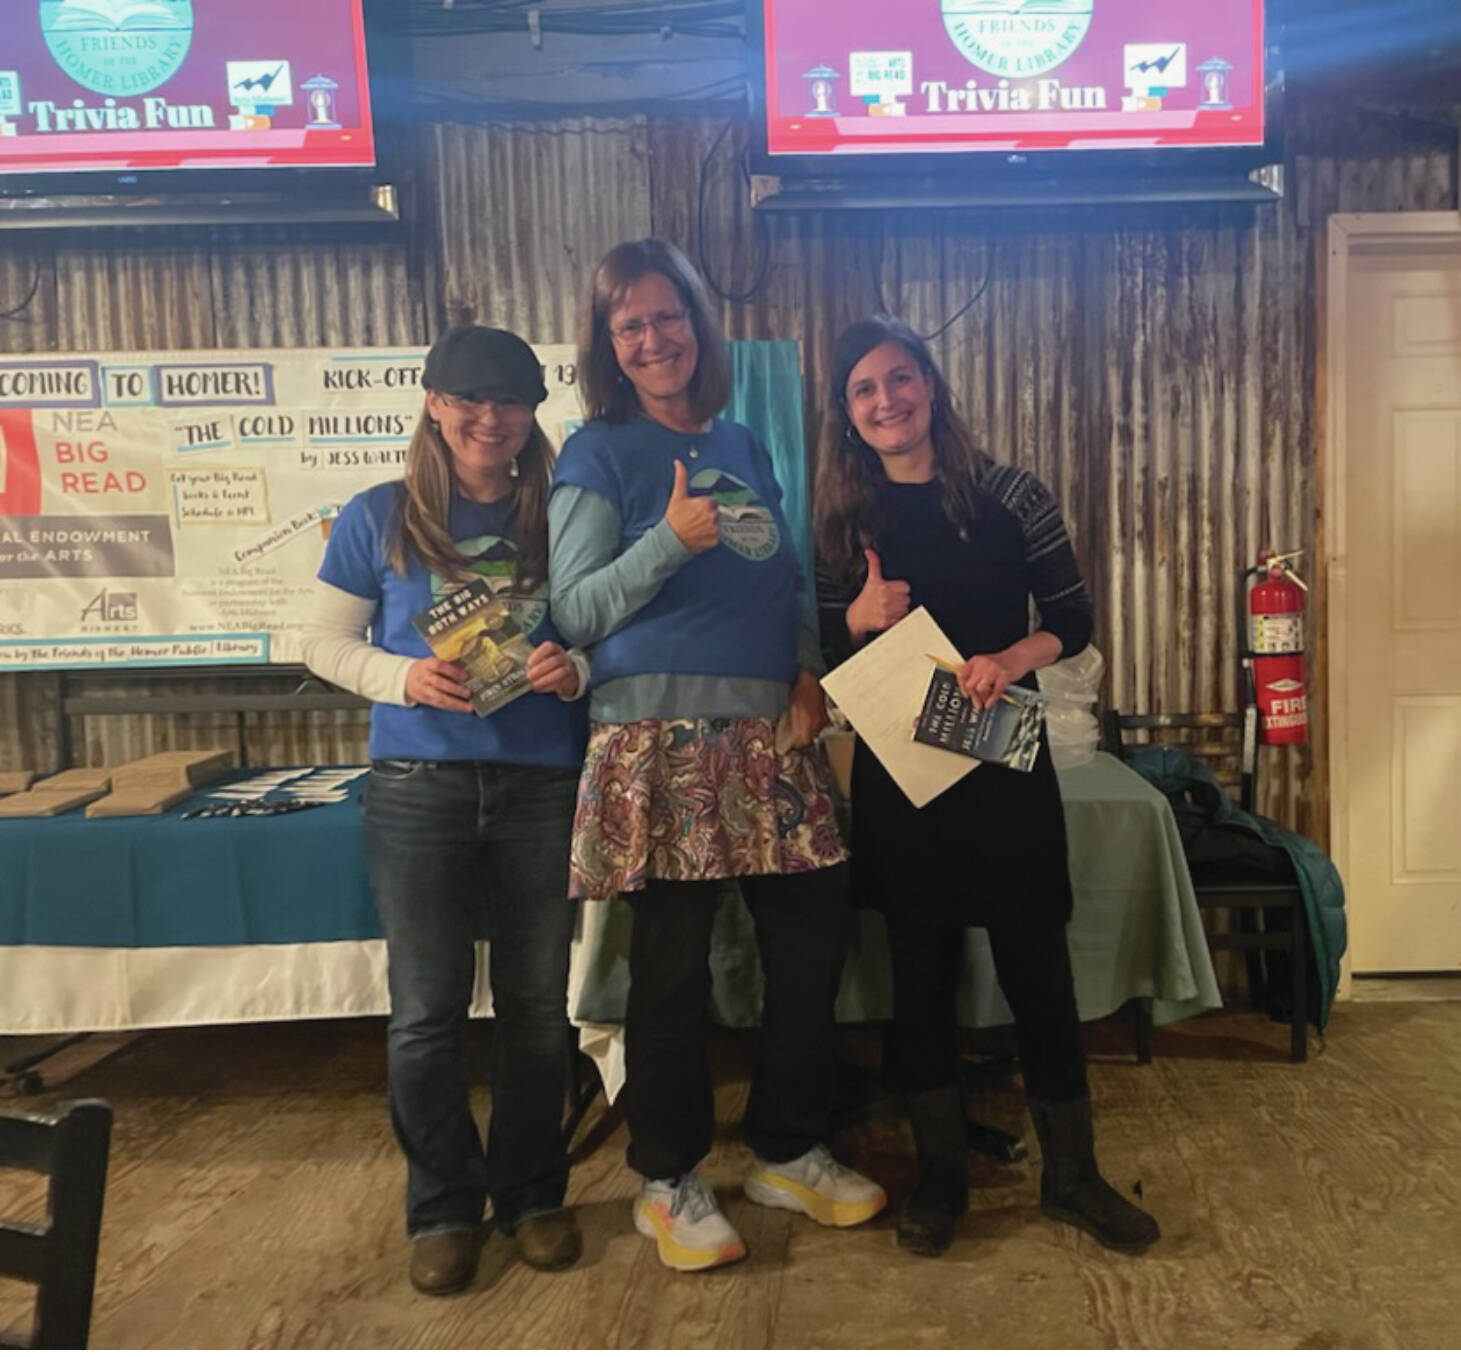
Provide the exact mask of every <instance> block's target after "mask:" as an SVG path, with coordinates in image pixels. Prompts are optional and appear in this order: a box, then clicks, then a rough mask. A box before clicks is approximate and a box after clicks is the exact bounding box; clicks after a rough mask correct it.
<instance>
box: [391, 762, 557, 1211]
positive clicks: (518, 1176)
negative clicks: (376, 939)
mask: <svg viewBox="0 0 1461 1357" xmlns="http://www.w3.org/2000/svg"><path fill="white" fill-rule="evenodd" d="M577 787H578V775H577V773H575V772H569V771H567V770H559V769H553V768H531V767H516V766H511V765H507V764H472V763H438V764H432V763H404V762H396V761H386V760H382V761H377V763H376V764H375V767H374V769H373V771H372V773H371V776H370V784H369V788H368V790H367V792H366V801H365V843H366V853H367V856H368V859H369V863H370V875H371V881H372V883H373V884H374V887H375V897H376V903H377V905H378V906H379V908H380V916H381V922H382V923H383V924H384V925H385V933H386V944H387V951H388V956H389V965H390V993H391V1018H390V1026H389V1028H388V1034H387V1082H388V1087H389V1093H390V1108H391V1123H392V1125H393V1126H394V1127H395V1132H396V1139H397V1141H398V1142H399V1143H400V1146H401V1149H402V1150H403V1151H404V1153H405V1155H406V1163H407V1166H408V1174H407V1184H406V1229H407V1231H408V1233H410V1234H411V1235H413V1236H414V1235H420V1234H430V1233H434V1232H440V1231H443V1230H450V1229H460V1228H463V1227H466V1226H476V1225H477V1224H478V1223H479V1222H480V1221H481V1219H482V1210H483V1207H484V1205H485V1204H486V1199H487V1197H488V1196H489V1195H490V1196H491V1198H492V1203H493V1210H494V1214H495V1216H496V1218H497V1219H498V1221H499V1222H500V1223H501V1224H502V1225H503V1227H504V1228H505V1229H508V1230H511V1229H512V1228H513V1227H514V1226H515V1225H516V1223H517V1222H518V1221H519V1220H521V1219H522V1218H523V1217H524V1216H529V1215H534V1214H541V1213H542V1212H544V1211H550V1210H553V1209H555V1208H557V1207H559V1206H561V1205H562V1204H563V1194H564V1191H565V1190H566V1188H567V1184H568V1156H567V1152H566V1147H565V1145H564V1143H563V1131H562V1126H563V1099H564V1089H565V1087H566V1084H567V1079H568V1061H569V1049H570V1048H569V1035H570V1029H569V1026H568V1019H567V1011H566V1009H567V1002H566V997H567V992H568V947H569V943H570V941H571V939H572V936H573V927H574V921H575V918H576V914H577V911H576V908H575V906H574V905H573V904H571V903H570V902H569V900H568V849H569V836H570V831H571V828H572V822H573V806H574V797H575V794H576V792H577ZM480 937H487V938H489V939H490V942H491V947H490V978H491V982H492V1004H493V1011H494V1013H495V1015H496V1021H495V1023H494V1025H493V1037H492V1121H491V1129H490V1132H489V1135H488V1141H487V1148H486V1153H485V1154H484V1153H483V1148H482V1138H481V1136H480V1135H479V1134H478V1132H477V1126H476V1123H475V1122H474V1121H473V1119H472V1112H471V1108H470V1106H469V1104H468V1078H469V1076H468V1054H467V1045H468V1042H467V1036H468V1021H467V1010H468V1007H469V1005H470V1003H471V997H472V983H473V977H474V975H475V970H476V964H475V951H474V947H473V943H474V940H475V939H477V938H480Z"/></svg>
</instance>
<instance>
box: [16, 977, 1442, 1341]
mask: <svg viewBox="0 0 1461 1357" xmlns="http://www.w3.org/2000/svg"><path fill="white" fill-rule="evenodd" d="M484 1040H485V1038H484ZM381 1042H382V1028H381V1024H380V1023H378V1022H366V1021H361V1022H342V1023H314V1024H299V1025H290V1026H272V1027H268V1026H259V1027H249V1028H223V1029H214V1030H189V1031H177V1032H164V1033H154V1034H150V1035H148V1036H146V1037H145V1038H143V1039H142V1040H141V1041H139V1042H137V1043H136V1044H134V1045H133V1046H131V1047H129V1048H127V1049H125V1050H123V1051H121V1052H119V1053H117V1054H115V1055H113V1056H111V1057H110V1059H108V1060H106V1061H105V1062H103V1063H102V1064H100V1065H97V1066H96V1067H94V1068H92V1069H91V1070H89V1071H87V1072H85V1073H84V1074H82V1075H80V1076H78V1077H76V1078H73V1079H72V1080H71V1081H70V1082H69V1083H68V1084H67V1085H66V1086H65V1087H64V1088H63V1089H60V1090H58V1094H59V1095H60V1096H64V1097H78V1096H98V1097H103V1098H107V1099H109V1100H110V1101H111V1102H112V1103H113V1105H114V1106H115V1108H116V1110H117V1130H116V1136H115V1140H114V1147H113V1157H112V1172H111V1181H110V1187H109V1194H108V1200H107V1212H106V1221H105V1227H104V1230H103V1235H102V1247H101V1261H100V1271H99V1275H98V1281H97V1302H96V1313H95V1319H94V1323H93V1329H92V1339H93V1345H94V1346H97V1347H129V1348H130V1347H135V1348H158V1347H229V1348H243V1347H351V1348H362V1347H369V1348H374V1347H381V1348H395V1347H423V1346H424V1347H524V1346H529V1347H545V1348H567V1347H672V1348H702V1347H801V1348H822V1347H913V1348H919V1347H990V1348H1003V1347H1049V1348H1066V1347H1072V1348H1084V1347H1177V1348H1187V1347H1192V1348H1208V1347H1453V1346H1455V1345H1456V1344H1457V1343H1458V1342H1461V1004H1444V1003H1394V1004H1381V1003H1370V1004H1349V1005H1343V1006H1341V1007H1340V1008H1338V1009H1337V1010H1336V1013H1335V1017H1334V1020H1333V1023H1332V1024H1331V1027H1330V1030H1329V1034H1328V1040H1327V1043H1326V1045H1325V1049H1323V1050H1322V1051H1318V1052H1316V1053H1315V1054H1314V1056H1313V1058H1311V1060H1310V1062H1309V1063H1308V1064H1307V1065H1301V1066H1294V1065H1290V1064H1288V1063H1287V1061H1286V1060H1284V1059H1283V1048H1284V1047H1285V1045H1286V1033H1285V1029H1283V1028H1280V1027H1278V1026H1276V1025H1273V1024H1271V1023H1268V1022H1266V1021H1265V1020H1263V1019H1262V1018H1260V1017H1257V1016H1255V1015H1244V1014H1230V1015H1223V1016H1218V1017H1215V1018H1209V1019H1204V1020H1200V1021H1197V1022H1193V1023H1188V1024H1184V1025H1182V1026H1181V1027H1178V1028H1171V1029H1166V1030H1163V1031H1159V1032H1158V1033H1157V1036H1156V1060H1155V1063H1154V1064H1152V1065H1150V1066H1147V1067H1137V1066H1136V1065H1134V1064H1132V1063H1131V1060H1130V1056H1129V1054H1128V1053H1127V1051H1126V1049H1125V1047H1124V1034H1123V1032H1122V1029H1121V1028H1119V1027H1118V1026H1116V1025H1102V1026H1098V1027H1097V1028H1095V1029H1092V1030H1091V1031H1090V1040H1089V1043H1088V1044H1089V1045H1090V1046H1091V1047H1092V1052H1093V1057H1092V1082H1093V1086H1094V1090H1095V1094H1096V1098H1097V1104H1098V1145H1099V1148H1100V1151H1101V1158H1102V1162H1103V1165H1104V1167H1105V1169H1106V1170H1107V1173H1108V1175H1109V1176H1110V1177H1111V1179H1112V1180H1113V1181H1115V1182H1117V1183H1119V1184H1120V1185H1122V1186H1123V1187H1127V1188H1129V1187H1130V1186H1131V1185H1132V1183H1133V1182H1134V1181H1135V1180H1137V1179H1139V1180H1140V1181H1141V1183H1142V1186H1143V1191H1144V1199H1145V1202H1146V1204H1147V1206H1148V1207H1149V1208H1150V1209H1151V1210H1152V1211H1153V1212H1154V1213H1155V1214H1156V1215H1157V1217H1158V1218H1159V1219H1160V1221H1161V1223H1162V1227H1163V1230H1164V1232H1165V1237H1164V1238H1163V1240H1162V1242H1161V1243H1160V1244H1158V1245H1157V1246H1156V1248H1155V1249H1154V1250H1152V1252H1151V1253H1149V1254H1148V1255H1147V1256H1146V1257H1144V1258H1140V1259H1129V1258H1124V1257H1121V1256H1119V1255H1116V1254H1111V1253H1108V1252H1106V1251H1104V1250H1102V1249H1101V1248H1100V1247H1099V1246H1097V1245H1096V1244H1095V1243H1094V1242H1093V1241H1091V1240H1089V1239H1087V1238H1085V1237H1084V1236H1081V1235H1078V1234H1077V1233H1076V1232H1075V1231H1074V1230H1072V1229H1070V1228H1069V1227H1067V1226H1061V1225H1056V1224H1053V1223H1052V1222H1049V1221H1047V1220H1045V1219H1044V1218H1043V1217H1041V1216H1040V1215H1039V1213H1038V1211H1037V1209H1036V1183H1037V1177H1038V1169H1037V1166H1036V1164H1035V1162H1034V1160H1033V1159H1032V1160H1031V1161H1028V1162H1025V1163H1022V1164H1017V1165H1013V1166H1005V1165H996V1164H994V1163H992V1162H990V1161H987V1160H978V1159H976V1161H975V1170H974V1174H975V1192H974V1197H975V1206H974V1210H973V1212H972V1213H971V1214H970V1216H969V1218H968V1219H967V1221H966V1222H965V1224H964V1226H963V1228H962V1230H961V1232H960V1236H959V1238H958V1240H957V1242H956V1243H955V1245H954V1247H953V1249H952V1250H951V1251H950V1252H949V1253H948V1254H947V1255H946V1256H945V1257H944V1258H942V1259H938V1260H925V1259H918V1258H914V1257H911V1256H909V1255H906V1254H903V1253H900V1252H899V1251H898V1249H897V1248H896V1247H895V1245H894V1241H893V1231H892V1224H891V1220H890V1218H888V1217H884V1218H882V1219H880V1220H878V1221H875V1222H873V1223H872V1224H870V1225H868V1226H864V1227H862V1228H859V1229H855V1230H851V1231H844V1232H837V1231H832V1230H826V1229H822V1228H820V1227H818V1226H816V1225H814V1224H812V1223H811V1222H810V1221H808V1220H806V1219H804V1218H801V1217H794V1216H791V1215H788V1214H786V1213H783V1212H777V1211H770V1210H765V1209H762V1208H759V1207H756V1206H753V1205H751V1204H749V1203H748V1202H747V1201H746V1200H745V1198H744V1197H743V1196H742V1194H741V1191H740V1188H739V1186H738V1182H739V1178H740V1175H741V1173H742V1172H743V1171H744V1169H745V1167H746V1163H747V1156H746V1152H745V1150H744V1149H743V1148H742V1147H741V1146H740V1144H739V1142H738V1140H737V1138H736V1136H735V1134H734V1131H733V1126H734V1122H735V1120H736V1117H737V1115H738V1113H739V1110H740V1108H741V1105H742V1103H743V1100H744V1094H745V1062H746V1053H747V1052H746V1046H745V1043H744V1042H743V1040H742V1039H740V1038H738V1037H732V1036H726V1037H724V1038H721V1039H718V1041H717V1045H716V1066H717V1070H718V1075H719V1088H718V1106H719V1112H720V1117H721V1135H720V1137H719V1139H718V1142H717V1146H716V1149H715V1152H714V1155H713V1156H712V1159H711V1161H710V1163H709V1165H708V1174H709V1177H710V1179H711V1180H712V1182H713V1183H714V1185H715V1186H716V1187H717V1188H718V1189H720V1191H721V1196H722V1201H723V1202H724V1204H725V1206H726V1209H727V1212H728V1214H729V1215H730V1217H731V1218H732V1220H734V1221H735V1223H736V1224H737V1226H738V1227H739V1228H740V1229H741V1231H742V1233H743V1234H744V1235H745V1238H746V1241H747V1243H748V1245H749V1246H750V1257H749V1259H748V1260H747V1261H745V1262H744V1263H741V1264H739V1265H737V1266H735V1267H732V1268H729V1269H725V1270H723V1271H720V1272H715V1273H709V1274H703V1275H699V1276H678V1275H675V1274H672V1273H670V1272H668V1271H666V1270H665V1269H663V1268H662V1267H660V1265H659V1264H658V1262H657V1261H656V1259H655V1257H654V1253H653V1249H652V1246H651V1245H650V1244H649V1243H648V1242H647V1241H645V1240H643V1239H641V1238H640V1237H639V1236H638V1235H637V1234H636V1233H635V1232H634V1228H633V1225H632V1223H631V1220H630V1211H629V1202H630V1200H631V1197H632V1194H633V1192H634V1190H635V1180H634V1179H633V1177H632V1176H631V1175H630V1173H629V1172H628V1170H627V1169H626V1168H625V1167H624V1162H623V1155H624V1129H623V1127H622V1125H620V1124H619V1123H618V1121H617V1120H616V1119H614V1118H613V1117H612V1116H610V1117H609V1118H607V1119H606V1118H603V1117H601V1116H599V1112H600V1111H601V1110H602V1107H601V1105H600V1108H599V1109H596V1111H595V1112H593V1113H591V1114H590V1123H589V1124H588V1125H587V1126H586V1127H585V1136H586V1138H587V1143H586V1145H585V1147H584V1153H583V1157H582V1159H581V1162H579V1163H578V1165H577V1166H576V1168H575V1170H574V1174H573V1181H572V1187H571V1200H572V1201H573V1202H574V1203H575V1204H576V1205H577V1208H578V1212H579V1218H580V1220H581V1222H582V1224H583V1229H584V1234H585V1240H586V1251H585V1256H584V1259H583V1261H582V1263H581V1264H580V1265H578V1266H577V1267H575V1268H573V1269H572V1270H570V1271H568V1272H566V1273H561V1274H557V1275H544V1274H539V1273H534V1272H531V1271H529V1270H528V1269H527V1268H525V1267H524V1266H522V1265H521V1264H520V1263H517V1262H515V1261H514V1260H513V1258H512V1256H511V1253H510V1250H509V1249H508V1247H506V1246H505V1245H504V1244H503V1243H502V1242H501V1241H500V1240H496V1239H494V1241H493V1242H492V1243H491V1244H490V1245H489V1247H488V1250H487V1252H486V1254H485V1255H484V1265H483V1268H482V1272H481V1275H480V1276H479V1278H478V1281H477V1283H476V1285H475V1287H474V1288H473V1289H472V1290H471V1291H470V1292H468V1293H466V1294H464V1295H461V1296H457V1297H453V1298H448V1299H437V1300H433V1299H428V1298H426V1297H423V1296H418V1295H416V1294H415V1293H414V1292H413V1291H412V1290H411V1288H410V1286H409V1284H408V1283H407V1280H406V1266H405V1264H406V1246H405V1242H404V1240H403V1238H402V1234H401V1203H400V1197H401V1187H402V1181H403V1171H402V1166H401V1162H400V1159H399V1156H398V1154H397V1152H396V1149H395V1146H394V1144H393V1142H392V1140H391V1134H390V1129H389V1126H388V1123H387V1119H386V1114H385V1106H384V1099H383V1095H382V1079H383V1058H382V1050H381ZM849 1049H850V1051H851V1053H852V1054H853V1055H854V1056H855V1057H856V1058H859V1059H861V1058H863V1057H864V1056H865V1055H866V1054H867V1042H866V1040H865V1038H863V1039H859V1038H858V1036H857V1034H852V1036H851V1042H850V1047H849ZM57 1101H58V1098H57V1097H54V1096H52V1095H50V1094H47V1095H43V1096H42V1097H39V1098H33V1099H27V1100H25V1102H24V1104H20V1103H14V1102H12V1103H11V1104H8V1106H21V1105H24V1106H27V1107H30V1108H33V1109H37V1110H40V1109H46V1108H48V1107H50V1106H54V1105H55V1103H56V1102H57ZM978 1111H979V1112H980V1114H981V1115H982V1116H983V1117H984V1118H985V1119H986V1120H989V1121H992V1122H995V1123H998V1124H1001V1125H1004V1126H1006V1127H1009V1128H1012V1129H1018V1128H1021V1127H1025V1128H1026V1129H1027V1128H1028V1122H1027V1121H1026V1120H1025V1118H1024V1113H1023V1109H1022V1105H1021V1099H1020V1096H1019V1091H1018V1085H1017V1084H1016V1083H1015V1082H1014V1081H1013V1080H1010V1079H1003V1080H996V1081H994V1082H993V1083H992V1084H991V1085H990V1086H989V1087H988V1089H987V1092H986V1094H985V1095H984V1096H983V1097H982V1098H981V1101H980V1105H979V1108H978ZM838 1149H839V1150H840V1151H841V1152H842V1153H843V1154H844V1156H845V1157H847V1158H849V1159H850V1160H851V1161H852V1162H854V1163H856V1164H857V1165H859V1166H860V1167H861V1168H863V1169H865V1170H866V1171H868V1172H870V1173H872V1174H873V1175H874V1176H876V1177H878V1178H879V1179H880V1180H882V1181H883V1182H885V1183H886V1184H887V1185H888V1187H889V1189H890V1192H892V1194H893V1195H894V1198H895V1205H896V1201H897V1198H898V1197H900V1196H901V1195H902V1194H904V1193H905V1192H906V1191H907V1190H908V1186H909V1182H908V1178H909V1164H908V1160H907V1143H906V1132H905V1131H904V1129H903V1128H902V1127H901V1126H900V1125H899V1124H898V1123H897V1122H896V1120H894V1119H893V1118H892V1115H891V1109H890V1108H888V1107H887V1106H886V1105H883V1106H882V1108H881V1111H879V1110H878V1109H877V1108H875V1110H874V1115H873V1116H872V1118H871V1119H869V1120H865V1121H863V1122H861V1123H860V1124H858V1125H855V1126H853V1127H852V1128H851V1129H850V1130H848V1131H847V1132H846V1133H845V1134H844V1135H843V1137H842V1138H841V1140H840V1141H839V1144H838ZM36 1182H37V1180H36V1179H33V1178H21V1177H20V1176H19V1175H12V1176H4V1175H0V1215H12V1216H13V1215H16V1214H27V1213H29V1214H34V1213H35V1211H36V1210H37V1208H38V1200H39V1199H38V1195H37V1193H36V1190H35V1184H36ZM23 1300H24V1297H23V1295H22V1293H21V1291H20V1289H19V1288H18V1287H15V1286H11V1287H10V1288H9V1289H4V1288H3V1285H0V1326H3V1325H14V1324H16V1323H17V1322H18V1321H19V1319H20V1318H21V1315H22V1306H23Z"/></svg>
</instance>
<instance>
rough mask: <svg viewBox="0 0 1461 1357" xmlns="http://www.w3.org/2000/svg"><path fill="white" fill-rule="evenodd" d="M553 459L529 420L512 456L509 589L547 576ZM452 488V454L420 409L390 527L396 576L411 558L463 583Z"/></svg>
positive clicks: (464, 564)
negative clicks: (528, 428)
mask: <svg viewBox="0 0 1461 1357" xmlns="http://www.w3.org/2000/svg"><path fill="white" fill-rule="evenodd" d="M554 460H555V454H554V452H553V445H552V444H551V443H550V442H549V441H548V435H547V434H545V433H544V432H543V427H542V425H540V424H539V423H538V421H537V417H536V416H534V418H533V427H532V431H531V432H530V433H529V434H528V441H527V442H526V443H525V444H524V445H523V450H522V451H521V452H520V453H518V455H517V476H516V477H515V479H514V480H513V488H512V500H513V504H512V513H511V518H510V522H511V524H512V537H513V542H514V543H515V544H516V546H517V565H516V567H515V569H514V571H513V587H514V588H519V589H521V588H527V587H531V586H532V585H535V584H539V583H541V582H542V581H543V580H545V579H547V577H548V489H549V484H550V482H551V480H552V477H553V463H554ZM452 486H453V477H452V469H451V449H450V448H448V447H447V445H446V440H445V439H443V438H442V436H441V428H440V426H439V425H438V424H437V422H436V421H435V420H434V419H432V418H431V416H430V414H429V413H428V412H427V411H426V409H425V408H424V407H423V409H422V411H421V418H420V419H419V420H417V421H416V430H415V432H414V433H413V434H412V435H411V442H410V444H409V445H408V446H407V448H406V474H405V477H404V480H403V482H402V486H401V494H400V497H399V500H398V504H397V513H396V515H395V518H394V521H393V522H392V525H391V532H390V539H389V555H390V561H391V566H392V568H393V569H394V570H395V572H396V574H398V575H401V576H404V575H405V574H406V572H407V571H408V569H409V568H410V558H411V557H412V556H414V557H416V558H417V559H418V560H420V561H421V562H422V563H423V564H425V565H426V566H428V567H429V568H430V569H431V570H434V571H435V572H436V573H437V574H438V575H440V576H441V577H442V578H443V579H445V580H464V579H466V578H467V576H469V575H470V574H471V573H472V569H471V562H469V561H468V560H467V558H466V557H465V556H463V555H462V553H461V552H460V551H458V550H457V544H456V542H455V541H453V540H452V535H451V529H450V526H449V522H450V515H451V496H452Z"/></svg>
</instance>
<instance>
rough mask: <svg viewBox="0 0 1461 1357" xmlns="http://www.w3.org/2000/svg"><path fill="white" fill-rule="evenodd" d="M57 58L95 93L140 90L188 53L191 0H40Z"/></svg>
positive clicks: (143, 91) (45, 30)
mask: <svg viewBox="0 0 1461 1357" xmlns="http://www.w3.org/2000/svg"><path fill="white" fill-rule="evenodd" d="M41 32H42V33H44V34H45V37H46V46H47V47H49V48H50V49H51V55H52V56H53V57H55V59H56V62H57V64H58V65H59V66H60V67H61V69H62V70H63V71H65V72H66V74H67V75H69V76H70V77H71V78H72V79H73V80H74V81H76V83H77V84H78V85H83V86H85V87H86V88H87V89H89V90H95V91H96V92H97V93H98V94H115V95H122V96H127V95H134V94H146V93H147V91H148V90H153V89H156V88H157V87H158V86H159V85H160V84H162V83H163V81H165V80H166V79H168V77H169V76H171V75H172V74H173V72H174V71H176V70H177V69H178V67H179V66H181V65H182V64H183V58H184V57H186V56H187V55H188V47H189V46H190V45H191V43H192V41H193V3H192V0H41Z"/></svg>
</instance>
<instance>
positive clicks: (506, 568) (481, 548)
mask: <svg viewBox="0 0 1461 1357" xmlns="http://www.w3.org/2000/svg"><path fill="white" fill-rule="evenodd" d="M457 550H458V551H460V552H461V553H462V555H463V556H464V557H466V559H467V563H468V565H470V566H471V568H472V573H473V574H474V575H480V576H481V577H482V578H483V579H485V580H486V581H487V582H488V583H489V584H490V585H491V586H492V588H493V591H494V592H495V593H496V594H497V595H498V596H499V597H500V598H501V599H502V601H503V602H504V603H506V604H507V610H508V612H510V613H511V614H512V620H513V621H514V622H516V623H517V625H518V627H519V628H520V629H521V631H522V632H523V634H524V635H531V634H532V633H533V632H534V631H536V630H537V627H538V623H539V622H541V621H542V620H543V615H544V614H545V613H546V612H547V611H548V589H547V585H546V584H545V583H539V584H537V585H535V586H534V587H533V588H532V589H531V591H529V592H521V591H518V590H515V589H514V588H513V583H512V575H513V571H514V570H516V568H517V544H516V543H515V542H513V540H512V539H511V538H510V537H491V536H485V537H468V538H466V539H465V540H464V541H461V542H458V543H457ZM461 587H462V585H461V581H460V580H452V581H449V580H444V579H442V577H441V576H440V575H438V574H437V573H436V572H435V571H434V570H433V571H432V572H431V601H432V602H433V603H439V602H440V601H441V600H442V599H444V598H445V597H446V596H447V595H448V594H450V593H453V592H455V591H456V590H458V589H460V588H461Z"/></svg>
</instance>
